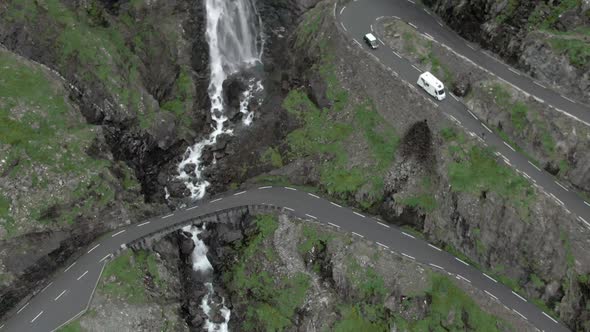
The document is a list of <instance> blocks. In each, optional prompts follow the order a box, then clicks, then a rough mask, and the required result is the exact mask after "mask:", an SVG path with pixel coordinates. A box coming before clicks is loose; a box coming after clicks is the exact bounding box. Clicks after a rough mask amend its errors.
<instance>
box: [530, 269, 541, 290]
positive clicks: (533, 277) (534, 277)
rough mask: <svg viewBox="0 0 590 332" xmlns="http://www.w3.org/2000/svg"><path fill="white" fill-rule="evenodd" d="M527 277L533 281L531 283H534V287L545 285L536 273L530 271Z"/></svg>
mask: <svg viewBox="0 0 590 332" xmlns="http://www.w3.org/2000/svg"><path fill="white" fill-rule="evenodd" d="M529 278H530V279H531V282H532V283H533V285H535V287H537V288H543V287H545V283H544V282H543V280H541V278H539V277H538V276H537V275H536V274H534V273H531V275H530V276H529Z"/></svg>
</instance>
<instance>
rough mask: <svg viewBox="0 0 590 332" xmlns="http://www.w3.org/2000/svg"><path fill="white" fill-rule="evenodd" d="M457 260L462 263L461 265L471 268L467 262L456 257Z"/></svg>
mask: <svg viewBox="0 0 590 332" xmlns="http://www.w3.org/2000/svg"><path fill="white" fill-rule="evenodd" d="M455 259H456V260H458V261H459V262H461V263H463V264H465V265H467V266H469V263H467V262H466V261H464V260H462V259H460V258H459V257H455Z"/></svg>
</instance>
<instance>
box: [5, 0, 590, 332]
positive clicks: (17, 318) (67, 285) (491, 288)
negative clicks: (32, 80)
mask: <svg viewBox="0 0 590 332" xmlns="http://www.w3.org/2000/svg"><path fill="white" fill-rule="evenodd" d="M334 15H335V16H336V19H337V21H338V22H339V24H340V25H341V27H342V30H343V31H344V32H345V33H346V34H347V35H348V36H350V40H351V43H355V44H357V45H358V47H360V48H362V49H364V50H366V51H367V53H369V54H373V56H374V57H375V60H376V61H378V62H380V63H381V64H382V65H384V66H385V67H387V68H389V70H390V71H391V72H392V74H394V75H397V76H398V77H399V78H401V79H403V80H405V81H406V82H410V84H409V85H410V86H415V82H416V81H417V78H418V75H419V74H420V69H419V68H417V67H415V66H413V65H412V63H410V62H409V61H407V60H406V59H403V58H401V57H399V56H397V55H396V54H395V53H394V52H393V50H391V49H389V48H388V47H386V46H385V45H381V47H380V48H379V49H377V50H370V49H368V47H367V46H366V45H365V44H364V43H362V36H363V35H364V34H365V33H367V32H369V31H371V26H372V25H374V24H376V21H377V19H381V18H383V17H385V16H388V15H389V16H397V17H400V18H401V19H403V20H405V21H407V22H409V23H412V25H413V26H415V27H416V28H417V30H418V31H420V32H422V33H427V34H428V36H430V37H431V38H433V39H435V40H436V41H437V42H441V43H444V44H445V45H447V46H448V47H450V48H451V49H453V50H454V51H456V52H457V53H459V54H462V55H463V56H466V57H468V58H469V59H471V60H472V61H473V62H475V63H477V64H478V65H480V66H482V67H484V68H486V69H487V70H489V71H490V72H493V73H495V74H497V75H498V76H499V77H501V78H503V79H505V80H506V81H508V82H510V83H511V84H514V85H515V86H517V87H519V88H520V89H522V90H523V91H526V92H529V93H531V94H534V95H535V96H537V99H538V100H542V101H543V102H546V103H549V104H551V105H554V106H555V107H556V108H559V111H562V112H566V111H564V110H567V112H568V113H569V114H570V115H571V116H573V117H576V118H578V119H579V120H580V121H586V120H588V121H589V122H590V116H589V115H590V113H587V110H585V108H584V106H582V105H581V104H578V103H576V102H571V101H569V100H567V99H565V98H563V97H561V96H560V95H559V94H557V93H555V92H553V91H551V90H549V89H546V88H543V87H541V86H539V85H538V84H536V83H535V82H533V81H532V80H530V79H528V78H527V77H525V76H524V75H522V74H518V73H516V71H513V69H510V68H509V67H507V66H506V65H504V64H502V63H500V62H499V61H497V60H494V59H493V58H492V57H490V56H488V55H486V54H484V53H482V52H480V51H477V50H476V49H474V48H473V47H472V46H470V45H469V44H467V43H466V42H465V41H463V40H462V39H461V38H460V37H459V36H457V35H456V34H454V33H452V32H451V31H450V30H447V29H445V28H442V27H441V25H440V24H439V22H440V21H439V20H438V19H437V18H435V17H434V16H432V15H430V14H429V13H427V12H426V11H425V10H424V9H423V8H422V7H420V6H419V5H417V4H414V3H412V2H410V1H404V0H397V1H395V0H357V1H353V2H349V3H348V4H347V5H346V6H344V7H334ZM376 65H377V64H376ZM418 91H419V92H420V93H423V94H424V95H425V97H426V98H430V97H429V96H428V95H427V94H426V93H425V92H423V91H421V90H418ZM433 106H434V107H436V108H437V110H439V111H441V112H444V113H445V114H446V115H447V116H448V117H449V118H450V119H451V120H452V121H455V122H456V123H457V124H458V125H460V126H462V127H463V128H464V129H465V130H466V131H467V132H468V133H470V135H472V136H474V137H478V139H480V140H482V142H483V144H486V145H489V146H490V147H493V148H494V149H495V150H496V151H497V155H498V157H499V158H501V159H503V160H504V162H506V163H507V164H508V165H509V166H511V167H514V168H516V169H517V170H518V171H519V172H521V174H522V175H523V176H524V177H526V178H527V179H529V180H530V181H531V182H532V183H533V184H534V185H535V186H536V187H537V188H538V189H539V190H540V191H542V192H543V193H545V194H546V195H548V196H550V197H552V198H553V199H554V200H555V202H556V203H557V204H558V205H559V206H561V207H562V208H563V209H564V211H565V212H566V213H571V214H574V215H575V216H576V217H577V218H578V221H579V222H580V227H581V228H583V229H584V231H587V228H586V227H588V228H590V223H588V222H587V221H586V220H590V204H589V203H587V202H585V201H584V200H583V199H581V198H580V197H579V196H578V195H577V194H576V193H574V192H573V191H572V190H569V189H568V188H566V187H565V186H563V185H562V184H560V183H558V182H557V181H556V180H555V178H554V177H552V176H551V175H550V174H548V173H546V172H543V171H542V170H540V169H539V168H538V167H537V166H535V165H533V164H532V163H530V162H529V161H528V160H527V159H526V157H524V156H522V155H521V154H519V153H517V152H516V151H515V150H514V148H512V147H510V146H509V145H508V144H507V143H505V142H503V141H502V140H501V139H500V138H499V137H498V136H497V135H495V134H494V133H493V132H492V131H491V130H489V129H488V128H487V127H486V126H485V125H484V124H483V123H482V122H480V121H479V120H478V119H477V117H475V116H474V115H473V114H472V113H471V112H470V111H469V110H468V109H467V108H466V107H465V106H464V105H463V104H462V103H461V102H460V101H459V100H456V99H454V98H453V97H448V98H447V99H446V100H444V101H442V102H434V101H433ZM556 111H558V110H557V109H556ZM482 134H485V135H482ZM261 203H266V204H271V205H275V206H280V207H284V208H285V209H286V210H289V211H292V212H293V213H294V214H296V215H297V216H299V217H301V218H304V219H310V220H315V221H318V222H322V223H326V224H327V225H329V226H330V227H338V228H340V229H342V230H343V231H346V232H351V234H353V235H354V236H358V237H364V238H366V239H368V240H371V241H374V242H376V243H377V245H379V246H380V247H382V248H383V250H391V251H395V252H397V253H398V254H401V255H402V256H404V257H405V258H406V259H409V260H416V261H418V262H421V263H424V264H427V265H429V266H430V267H432V268H433V269H439V270H441V271H445V272H447V273H449V274H451V275H453V276H454V277H456V278H459V279H462V280H464V281H465V282H468V283H471V284H472V285H473V286H475V287H477V288H478V289H481V290H483V291H484V292H486V294H488V296H489V297H491V298H492V299H495V300H497V301H499V302H501V303H502V304H504V305H505V306H506V307H508V308H509V309H510V310H513V311H514V314H515V315H519V316H521V317H523V318H524V319H527V320H528V321H529V322H531V323H532V324H533V325H534V326H536V327H537V328H539V329H540V330H545V331H568V329H567V328H566V327H565V326H563V325H562V324H560V323H558V322H557V321H556V320H554V319H553V318H551V317H549V316H548V315H547V314H545V313H544V312H543V311H542V310H541V309H539V308H537V307H536V306H535V305H533V304H531V303H530V302H528V301H527V300H526V299H524V298H522V297H521V296H520V295H518V294H516V293H513V292H512V291H511V290H510V289H508V288H507V287H505V286H503V285H502V284H500V283H498V282H497V281H496V280H494V279H493V278H491V277H489V276H487V275H485V274H483V273H482V272H480V271H478V270H477V269H475V268H473V267H471V266H470V265H468V264H467V263H465V262H462V261H460V260H459V259H457V258H455V257H454V256H452V255H450V254H448V253H446V252H444V251H441V250H440V249H439V248H436V247H434V246H432V245H431V244H428V243H426V242H425V241H423V240H421V239H417V238H414V237H413V236H412V235H411V234H407V233H404V232H403V231H402V230H400V229H398V228H396V227H394V226H390V225H385V224H383V223H380V222H379V221H378V220H376V219H374V218H372V217H370V216H365V215H363V214H361V213H358V212H355V211H352V210H350V209H348V208H346V207H341V206H339V205H337V204H335V203H333V202H330V201H328V200H325V199H323V198H320V197H317V196H315V195H312V194H309V193H306V192H302V191H299V190H295V189H293V188H283V187H261V188H255V189H251V190H248V191H246V192H238V193H229V194H226V195H225V196H222V197H220V198H217V199H213V200H210V201H208V202H202V203H201V204H200V205H199V206H192V207H189V208H186V209H184V210H179V211H176V212H175V213H173V214H170V215H167V216H162V217H157V218H152V219H150V220H145V221H142V222H140V223H137V224H134V225H130V226H128V227H125V228H121V229H119V230H117V231H114V232H112V233H109V234H107V235H105V236H103V237H101V238H100V239H97V240H96V242H95V243H93V244H91V245H90V246H89V247H88V248H87V249H86V253H85V254H84V255H83V256H82V257H80V258H79V259H78V260H77V261H76V262H75V263H73V264H72V265H70V266H68V267H67V268H65V269H64V271H63V273H60V274H58V275H57V277H56V278H55V279H54V280H53V281H52V282H51V283H49V284H48V285H47V286H46V287H45V288H44V289H43V290H42V291H41V292H39V294H37V295H36V296H34V297H33V298H32V299H31V300H30V301H29V302H27V303H22V304H21V305H20V306H19V308H18V309H15V311H14V312H13V313H12V314H11V315H10V318H9V319H8V321H6V322H4V323H0V331H51V330H54V329H56V328H58V327H59V326H61V325H63V324H64V323H66V322H67V321H69V320H70V319H73V318H75V317H77V316H78V315H80V314H81V313H83V312H84V311H85V310H86V309H87V307H88V305H89V303H90V300H91V297H92V294H93V293H94V289H95V287H96V285H97V283H98V280H99V278H100V275H101V273H102V269H103V268H104V265H105V264H106V262H107V261H108V260H109V259H110V255H111V254H112V253H114V252H116V251H117V249H118V248H120V246H121V245H124V244H126V243H129V242H131V241H133V240H136V239H138V238H141V237H143V236H145V235H147V234H149V233H151V232H154V231H157V230H158V229H161V228H163V227H167V226H170V225H172V224H182V223H185V222H186V221H187V220H189V219H190V218H193V217H195V216H198V215H204V214H207V213H210V212H214V211H216V210H220V209H227V208H231V207H236V206H241V205H246V204H261Z"/></svg>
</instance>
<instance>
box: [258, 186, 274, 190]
mask: <svg viewBox="0 0 590 332" xmlns="http://www.w3.org/2000/svg"><path fill="white" fill-rule="evenodd" d="M270 188H272V186H264V187H258V189H270Z"/></svg>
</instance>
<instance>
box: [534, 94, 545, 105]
mask: <svg viewBox="0 0 590 332" xmlns="http://www.w3.org/2000/svg"><path fill="white" fill-rule="evenodd" d="M533 98H534V99H535V100H536V101H537V102H539V103H541V104H544V103H545V101H544V100H543V99H541V98H539V97H537V96H533Z"/></svg>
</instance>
